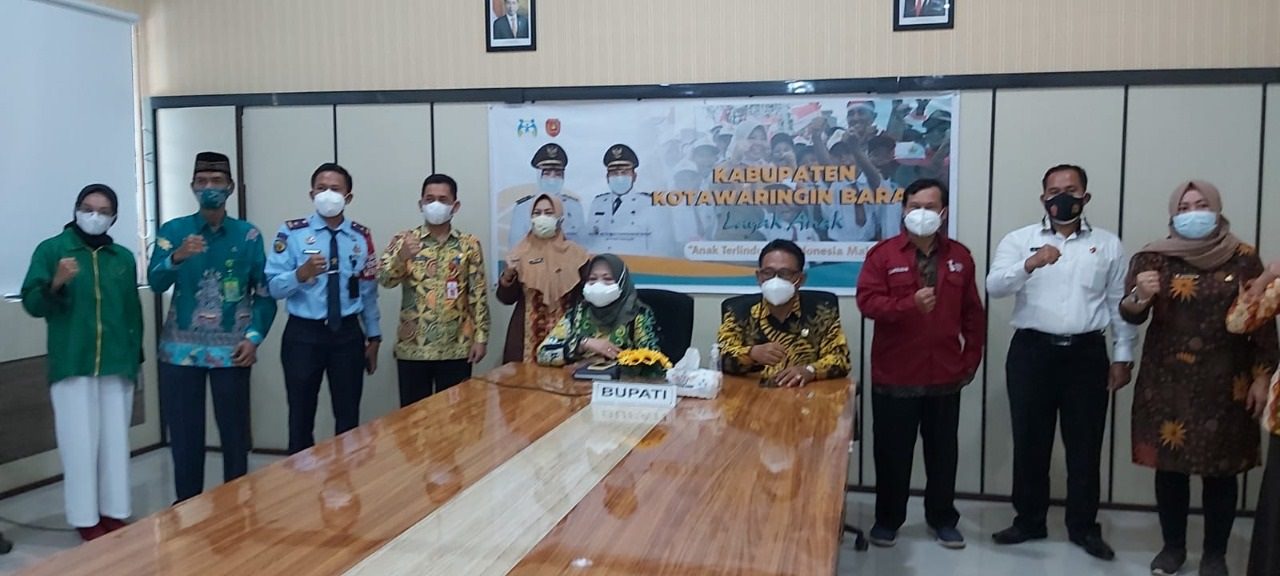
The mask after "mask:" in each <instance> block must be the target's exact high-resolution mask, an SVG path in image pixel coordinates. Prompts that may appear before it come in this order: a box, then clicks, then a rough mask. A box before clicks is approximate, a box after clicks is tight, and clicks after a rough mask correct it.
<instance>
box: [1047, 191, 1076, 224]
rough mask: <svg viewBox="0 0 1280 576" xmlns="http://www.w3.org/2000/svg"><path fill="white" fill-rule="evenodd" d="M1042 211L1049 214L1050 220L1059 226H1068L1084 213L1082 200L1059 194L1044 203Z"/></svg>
mask: <svg viewBox="0 0 1280 576" xmlns="http://www.w3.org/2000/svg"><path fill="white" fill-rule="evenodd" d="M1044 211H1045V212H1047V213H1048V214H1049V219H1050V220H1053V221H1054V222H1057V223H1059V224H1070V223H1072V222H1075V221H1076V220H1078V219H1079V218H1080V215H1081V214H1083V213H1084V198H1083V197H1082V198H1076V197H1075V196H1072V195H1070V194H1059V195H1057V196H1054V197H1053V198H1050V199H1048V200H1045V201H1044Z"/></svg>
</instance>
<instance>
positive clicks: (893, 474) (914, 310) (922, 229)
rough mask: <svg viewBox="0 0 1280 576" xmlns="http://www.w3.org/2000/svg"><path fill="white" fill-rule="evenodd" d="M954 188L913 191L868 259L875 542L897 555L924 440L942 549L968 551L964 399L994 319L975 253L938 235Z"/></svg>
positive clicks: (931, 514)
mask: <svg viewBox="0 0 1280 576" xmlns="http://www.w3.org/2000/svg"><path fill="white" fill-rule="evenodd" d="M947 200H948V194H947V187H946V185H945V184H943V183H941V182H939V181H937V180H931V179H923V180H917V181H915V182H913V183H912V184H911V185H910V186H908V187H907V189H906V193H905V194H904V195H903V202H904V203H905V208H904V212H905V213H906V216H905V217H904V218H903V226H904V228H905V231H904V232H902V233H901V234H899V235H897V236H895V237H893V238H889V239H887V240H883V241H881V242H880V243H879V244H877V245H876V246H875V247H874V248H872V249H871V251H870V252H869V253H867V259H866V261H865V262H863V264H862V274H861V275H860V276H859V277H858V308H859V309H860V310H862V314H863V315H864V316H866V317H867V318H870V319H872V320H874V321H875V323H876V326H875V338H874V339H873V340H872V343H871V411H872V421H873V426H874V428H873V429H874V432H875V460H876V523H875V526H874V527H873V528H872V529H871V533H870V540H871V543H873V544H876V545H878V546H883V547H887V546H893V545H894V544H895V543H896V541H897V536H898V529H899V528H901V527H902V524H903V522H905V521H906V517H907V498H908V496H909V495H910V494H909V491H910V484H911V465H912V461H913V460H914V458H915V446H916V435H917V434H919V435H920V436H922V437H923V438H924V458H925V470H926V471H927V472H928V476H929V483H928V487H927V489H926V492H925V501H924V507H925V519H926V521H927V522H928V523H929V528H930V529H931V530H932V532H933V534H934V536H935V538H937V541H938V543H939V544H941V545H943V546H945V547H947V548H953V549H958V548H964V546H965V542H964V536H963V535H961V534H960V532H959V530H957V529H956V524H957V523H958V522H959V520H960V513H959V512H957V511H956V507H955V492H956V463H957V459H958V457H959V455H958V454H959V449H958V445H957V443H958V440H957V429H958V428H959V425H960V390H961V389H962V388H964V387H965V385H967V384H969V382H971V381H972V380H973V376H974V373H975V372H977V370H978V363H979V362H981V361H982V346H983V344H984V343H985V338H986V314H985V312H984V311H983V308H982V300H981V298H980V297H979V296H978V287H977V283H976V280H975V279H974V265H973V257H972V256H970V255H969V249H968V248H965V246H964V245H963V244H961V243H959V242H956V241H955V240H952V239H950V238H947V236H946V235H945V234H943V233H941V232H940V231H939V230H940V229H941V228H942V224H943V221H944V220H945V218H946V213H947Z"/></svg>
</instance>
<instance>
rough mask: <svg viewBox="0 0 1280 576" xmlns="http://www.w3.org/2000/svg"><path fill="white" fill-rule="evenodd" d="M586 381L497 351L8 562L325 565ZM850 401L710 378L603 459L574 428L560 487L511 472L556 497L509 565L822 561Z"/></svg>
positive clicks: (614, 568) (640, 569)
mask: <svg viewBox="0 0 1280 576" xmlns="http://www.w3.org/2000/svg"><path fill="white" fill-rule="evenodd" d="M589 393H590V384H589V383H584V382H575V381H573V380H571V379H570V378H568V376H567V373H566V372H565V371H563V370H560V369H552V368H540V367H536V366H525V365H508V366H504V367H501V368H498V369H497V370H494V371H492V372H490V373H488V374H485V375H483V376H481V377H479V378H476V379H472V380H470V381H467V382H465V383H463V384H461V385H459V386H457V387H455V388H453V389H451V390H448V391H446V392H444V393H441V394H438V395H436V396H433V397H431V398H428V399H426V400H424V401H422V402H419V403H417V404H415V405H413V406H410V407H408V408H405V409H402V410H399V411H397V412H395V413H393V414H390V415H388V416H385V417H383V418H380V419H378V420H375V421H372V422H369V423H368V424H365V425H363V426H361V427H359V428H357V429H356V430H353V431H351V432H349V433H347V434H344V435H342V436H340V437H338V438H334V439H331V440H328V441H325V442H322V443H320V444H318V445H317V446H315V447H314V448H312V449H310V450H308V451H305V452H303V453H300V454H297V455H295V456H292V457H290V458H288V459H285V460H283V461H281V462H278V463H276V464H273V465H271V466H269V467H267V468H264V469H262V470H260V471H258V472H255V473H253V474H250V475H249V476H246V477H244V478H241V479H239V480H237V481H234V482H231V483H228V484H225V485H222V486H219V487H217V488H214V489H211V490H209V491H207V492H206V493H205V494H203V495H201V496H199V497H197V498H194V499H192V500H189V501H187V502H184V503H182V504H180V505H178V506H176V507H174V508H171V509H169V510H167V511H165V512H162V513H159V514H156V515H154V516H151V517H148V518H145V519H142V520H139V521H137V522H135V523H134V524H132V525H130V526H129V527H127V528H126V529H124V530H121V531H118V532H115V533H113V534H110V535H108V536H106V537H104V538H101V539H98V540H95V541H94V542H90V543H87V544H85V545H82V546H80V547H78V548H76V549H73V550H69V551H67V552H64V553H62V554H60V555H57V556H55V557H53V558H51V559H50V560H49V561H48V562H46V563H44V564H41V565H39V566H36V567H34V568H32V569H31V570H28V571H26V572H23V574H29V575H57V576H74V575H93V576H104V575H109V574H128V575H131V576H132V575H139V576H146V575H153V574H181V575H184V576H185V575H205V574H209V575H215V574H227V575H233V574H234V575H238V576H247V575H256V574H290V575H303V574H319V575H342V574H345V573H347V572H348V571H351V570H352V569H353V568H354V567H356V566H357V565H358V564H360V563H361V562H362V561H365V560H366V559H367V558H370V557H371V556H374V555H375V553H376V552H379V550H380V549H383V548H384V547H388V544H389V543H392V541H393V540H395V539H396V538H397V537H399V536H401V535H402V534H411V533H412V532H413V531H412V530H411V529H413V528H415V526H417V527H418V529H421V528H422V526H423V525H426V524H428V523H429V522H430V521H432V520H435V521H440V520H441V519H442V516H440V515H435V514H433V513H435V512H437V511H438V510H440V509H441V508H442V507H444V506H445V505H446V503H448V502H450V501H451V500H454V499H455V496H458V501H459V502H461V501H467V498H465V497H466V496H468V495H471V496H474V494H468V493H467V490H468V489H469V488H473V487H474V488H476V489H481V488H483V486H484V484H486V482H481V480H482V479H484V478H485V477H486V476H489V475H490V473H494V474H495V476H493V477H490V478H489V479H488V481H487V483H488V484H495V482H494V481H495V480H497V479H500V478H501V476H500V475H501V474H503V473H505V472H504V471H505V470H506V469H508V468H510V466H505V467H504V466H503V464H504V463H508V461H518V460H520V459H521V458H517V455H519V456H520V457H526V456H529V454H530V453H529V452H528V451H526V450H525V449H526V448H528V447H530V445H535V447H537V446H543V445H545V442H544V443H539V440H540V439H543V438H544V437H548V438H550V437H552V436H555V434H553V433H552V432H553V431H554V430H556V429H557V428H558V427H561V426H562V424H563V425H564V426H566V427H567V426H570V425H571V424H570V423H571V422H575V421H577V420H580V418H573V417H574V416H575V414H576V413H578V412H579V411H581V410H583V409H584V408H585V409H587V410H592V411H596V412H598V413H601V410H602V409H601V407H592V406H589V405H588V403H589V397H588V394H589ZM851 399H852V387H851V385H850V382H849V381H848V380H829V381H822V382H815V383H813V384H811V385H809V386H808V387H806V388H799V389H765V388H760V387H758V386H757V385H756V383H755V380H753V379H746V378H734V377H728V378H726V380H725V385H724V389H723V390H722V391H721V394H720V396H719V398H717V399H715V400H697V399H682V400H681V402H680V404H679V405H678V406H677V407H676V408H674V409H673V410H671V411H670V412H669V413H668V414H666V416H665V418H662V419H661V421H660V422H658V423H657V424H656V425H653V424H652V423H650V424H649V425H647V426H646V427H645V428H643V429H642V430H641V432H640V434H641V435H637V436H635V438H636V439H637V442H633V443H632V444H624V445H623V448H622V449H623V452H622V453H621V454H618V456H619V457H620V460H619V459H617V458H614V459H613V460H608V461H602V460H601V458H599V457H596V456H595V453H593V452H591V450H592V449H593V447H592V446H591V443H592V440H591V439H590V438H589V437H587V438H588V439H587V440H586V441H585V442H582V444H583V446H581V447H578V446H577V444H576V442H575V443H574V444H572V445H569V446H567V447H562V450H568V451H570V452H582V454H580V455H579V458H580V459H584V460H588V461H591V462H593V463H596V464H601V465H603V466H604V467H605V468H604V469H602V470H600V471H599V473H600V477H598V478H596V479H594V480H589V482H593V484H587V485H581V483H580V482H579V484H578V485H576V486H575V487H573V490H570V489H569V488H571V487H570V486H569V484H573V483H574V482H575V481H576V480H567V479H562V478H557V477H556V473H555V472H550V473H548V472H546V471H543V472H539V473H538V475H537V477H533V478H531V479H530V480H527V482H528V483H529V484H531V485H529V486H528V487H527V488H528V491H529V492H531V498H532V499H533V501H536V502H542V501H546V502H556V503H558V505H559V506H561V507H562V511H561V512H559V513H558V514H560V515H558V516H556V517H554V518H550V519H547V520H546V522H545V525H546V526H547V527H548V528H549V532H548V533H546V534H545V536H543V537H541V538H540V539H537V540H534V541H531V542H530V543H529V546H530V547H531V549H529V550H528V551H527V553H526V552H523V551H522V552H521V554H522V556H520V557H518V558H515V559H514V560H513V564H514V568H511V569H510V573H511V574H560V573H564V574H689V575H694V574H697V575H705V574H726V575H727V574H735V575H748V576H749V575H757V574H758V575H764V574H797V575H810V574H831V573H833V572H834V570H835V565H836V556H837V553H838V549H839V539H840V534H841V514H842V509H843V504H844V487H845V479H846V478H845V476H846V472H847V469H848V457H849V455H848V449H849V442H850V440H851V439H852V425H853V403H852V402H851ZM602 413H603V418H606V419H607V418H610V417H611V415H610V414H609V411H607V410H605V411H603V412H602ZM579 416H581V415H579ZM614 416H616V417H619V418H623V419H625V418H626V413H625V411H622V412H621V413H620V414H618V415H614ZM598 417H599V416H598ZM566 421H569V422H566ZM650 427H651V429H650ZM645 431H647V432H645ZM579 434H581V431H580V432H579ZM570 438H574V437H572V436H571V437H570ZM562 443H563V441H562ZM628 450H629V452H628ZM522 452H524V453H523V454H522ZM570 455H572V454H570ZM613 462H616V465H615V464H613ZM495 469H498V472H495ZM569 473H570V471H569V470H567V469H566V470H565V474H566V475H567V474H569ZM576 473H578V474H585V472H583V471H581V470H579V471H578V472H576ZM583 477H584V478H586V477H587V476H583ZM575 478H577V477H575ZM489 490H492V488H489ZM460 493H462V495H461V496H459V495H460ZM571 493H573V494H575V495H573V496H572V498H573V499H572V500H568V501H566V500H564V498H566V497H568V496H567V495H568V494H571ZM459 502H454V507H455V508H456V507H457V506H456V505H457V504H459ZM551 508H552V506H547V507H546V509H547V510H551ZM440 512H441V514H446V513H448V510H440ZM455 512H456V511H455ZM556 518H559V520H558V521H556ZM448 527H449V526H448V525H444V526H443V529H444V530H448ZM504 529H506V531H507V532H510V531H511V530H510V529H509V527H506V528H504ZM388 548H389V547H388ZM435 553H437V552H433V554H435ZM504 571H505V569H504Z"/></svg>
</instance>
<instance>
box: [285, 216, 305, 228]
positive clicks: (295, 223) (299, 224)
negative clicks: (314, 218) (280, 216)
mask: <svg viewBox="0 0 1280 576" xmlns="http://www.w3.org/2000/svg"><path fill="white" fill-rule="evenodd" d="M310 225H311V223H310V222H307V219H306V218H298V219H296V220H290V221H288V222H285V223H284V226H285V228H288V229H290V230H301V229H303V228H306V227H307V226H310Z"/></svg>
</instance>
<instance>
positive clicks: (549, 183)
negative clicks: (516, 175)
mask: <svg viewBox="0 0 1280 576" xmlns="http://www.w3.org/2000/svg"><path fill="white" fill-rule="evenodd" d="M563 189H564V178H557V177H555V176H541V177H539V178H538V191H539V192H542V193H543V194H555V195H557V196H558V195H559V194H560V191H561V190H563Z"/></svg>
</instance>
